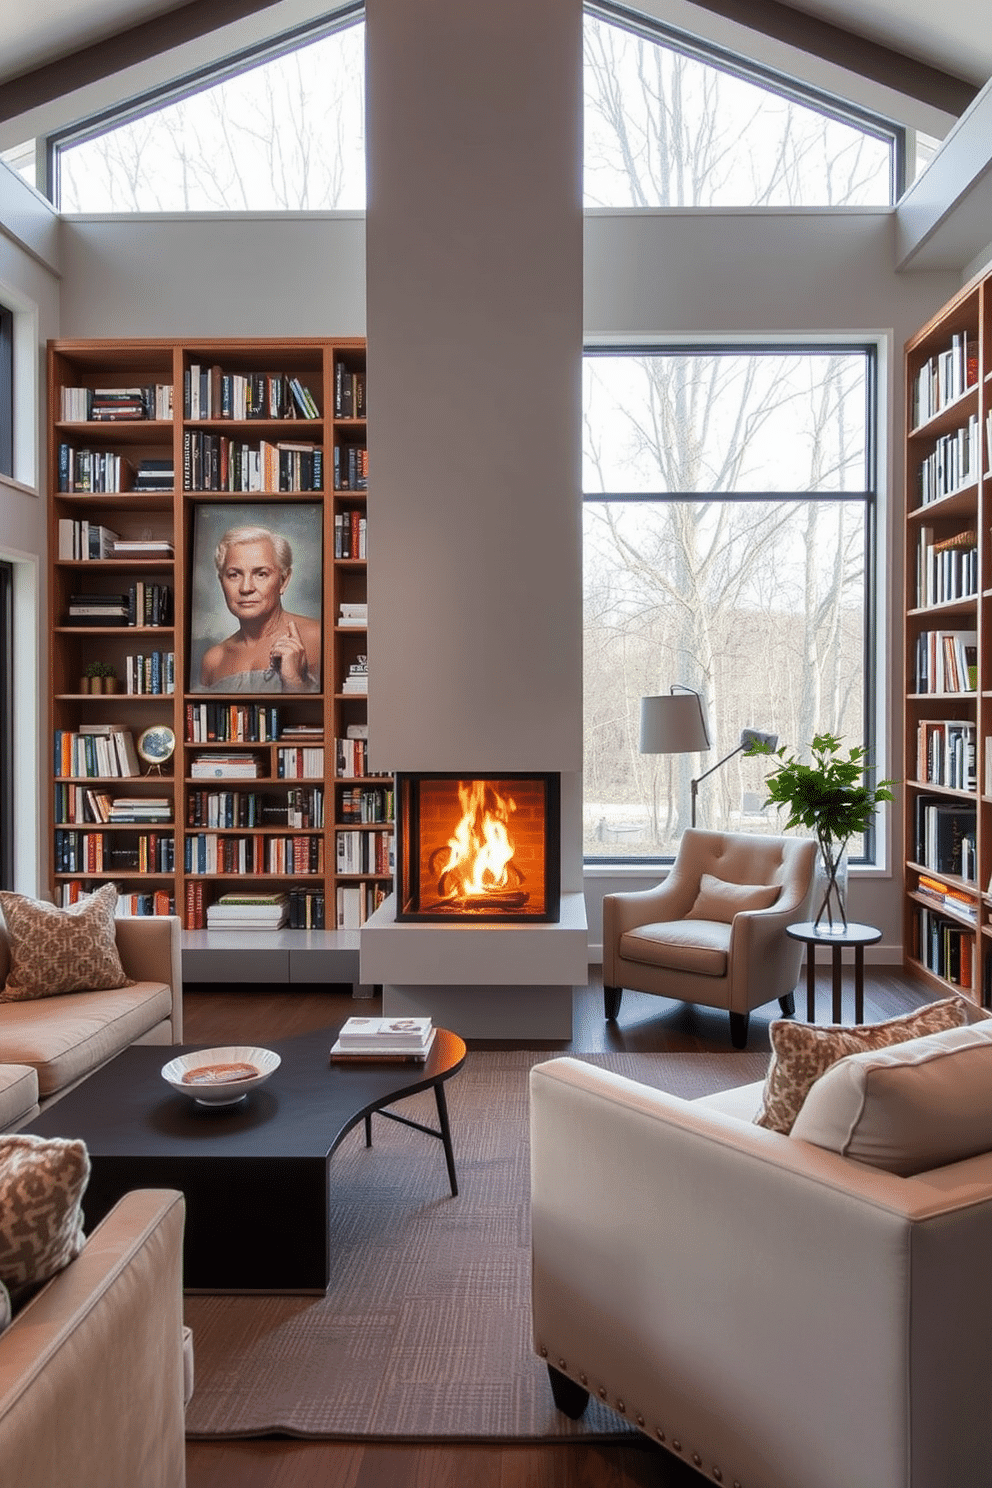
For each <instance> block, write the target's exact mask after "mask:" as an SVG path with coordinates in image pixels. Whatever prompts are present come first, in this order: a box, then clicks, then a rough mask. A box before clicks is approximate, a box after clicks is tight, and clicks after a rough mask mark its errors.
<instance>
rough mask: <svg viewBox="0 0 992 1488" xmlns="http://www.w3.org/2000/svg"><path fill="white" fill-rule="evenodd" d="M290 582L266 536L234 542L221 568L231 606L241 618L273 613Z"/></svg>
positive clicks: (259, 618)
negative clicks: (250, 540)
mask: <svg viewBox="0 0 992 1488" xmlns="http://www.w3.org/2000/svg"><path fill="white" fill-rule="evenodd" d="M288 582H289V575H288V574H284V573H283V572H282V570H281V569H280V567H279V565H278V563H277V562H276V555H275V552H274V551H273V548H272V544H271V543H270V542H268V541H267V540H264V539H263V540H262V541H260V542H242V543H232V544H231V546H230V547H229V548H228V550H227V562H226V563H225V564H224V567H223V568H222V569H221V570H220V583H221V588H222V589H223V591H224V598H225V599H226V601H227V608H228V609H229V610H230V612H231V614H232V615H236V616H237V618H238V619H239V620H263V619H265V618H266V617H267V616H268V615H270V614H272V613H273V611H274V610H275V609H276V607H277V605H278V603H279V599H280V596H281V594H282V592H283V590H284V589H285V587H286V585H287V583H288Z"/></svg>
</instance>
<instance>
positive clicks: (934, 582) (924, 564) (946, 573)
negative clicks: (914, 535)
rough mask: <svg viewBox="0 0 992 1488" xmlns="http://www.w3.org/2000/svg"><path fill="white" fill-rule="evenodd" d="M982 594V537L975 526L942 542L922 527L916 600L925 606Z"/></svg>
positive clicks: (927, 528) (947, 602) (926, 528)
mask: <svg viewBox="0 0 992 1488" xmlns="http://www.w3.org/2000/svg"><path fill="white" fill-rule="evenodd" d="M977 593H978V536H977V534H976V532H975V531H974V530H973V529H971V530H968V531H965V532H958V533H955V535H954V536H953V537H945V538H943V539H941V540H940V541H936V540H935V538H934V530H933V528H932V527H921V528H920V535H919V542H918V546H917V570H916V603H917V605H918V606H919V607H920V608H921V609H926V608H928V607H929V606H930V605H940V604H949V603H950V602H951V601H952V600H956V599H970V598H971V597H972V596H973V595H976V594H977Z"/></svg>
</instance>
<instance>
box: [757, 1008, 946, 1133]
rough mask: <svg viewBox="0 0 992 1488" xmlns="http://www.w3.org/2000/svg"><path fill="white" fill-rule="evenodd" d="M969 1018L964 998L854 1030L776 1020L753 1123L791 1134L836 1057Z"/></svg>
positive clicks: (908, 1037) (917, 1035) (878, 1046)
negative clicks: (815, 1084)
mask: <svg viewBox="0 0 992 1488" xmlns="http://www.w3.org/2000/svg"><path fill="white" fill-rule="evenodd" d="M967 1020H968V1014H967V1009H966V1007H965V1003H964V1000H963V999H962V998H960V997H946V998H944V999H943V1000H942V1001H941V1002H931V1003H928V1004H927V1005H926V1007H921V1008H916V1009H914V1011H913V1012H911V1013H903V1014H902V1016H901V1017H898V1018H889V1019H888V1020H887V1021H886V1022H884V1023H856V1024H854V1025H853V1027H850V1028H848V1027H846V1026H843V1025H841V1024H837V1023H826V1024H824V1025H823V1026H822V1027H817V1025H816V1024H815V1023H793V1022H792V1021H791V1020H788V1019H784V1018H776V1019H775V1020H774V1022H772V1023H771V1024H770V1025H769V1030H768V1031H769V1034H770V1036H771V1041H772V1060H771V1064H770V1065H769V1066H768V1075H767V1077H766V1079H765V1088H764V1092H763V1094H762V1100H761V1109H760V1111H759V1112H758V1114H757V1116H756V1117H755V1122H756V1124H757V1125H758V1126H765V1127H768V1128H769V1130H771V1131H777V1132H782V1133H783V1134H784V1135H785V1136H788V1134H789V1132H791V1130H792V1124H793V1122H794V1121H795V1119H796V1117H797V1116H798V1115H799V1112H800V1110H801V1109H802V1105H803V1102H804V1101H805V1099H806V1096H807V1094H808V1093H809V1090H810V1087H811V1086H812V1084H813V1082H814V1081H815V1080H818V1079H819V1078H820V1076H821V1075H822V1074H824V1073H825V1072H826V1071H827V1070H828V1069H829V1068H830V1066H831V1065H832V1064H836V1062H837V1060H838V1059H843V1058H844V1057H845V1055H847V1054H860V1053H861V1052H862V1051H863V1050H865V1049H884V1048H887V1047H888V1046H889V1045H890V1044H901V1043H905V1041H906V1040H907V1039H913V1038H921V1037H922V1036H923V1035H924V1034H927V1033H939V1032H940V1031H941V1029H944V1028H958V1027H960V1025H961V1024H962V1023H965V1022H967Z"/></svg>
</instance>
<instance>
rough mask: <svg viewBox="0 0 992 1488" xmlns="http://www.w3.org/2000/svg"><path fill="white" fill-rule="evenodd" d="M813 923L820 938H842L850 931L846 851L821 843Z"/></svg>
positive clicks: (834, 845) (814, 882)
mask: <svg viewBox="0 0 992 1488" xmlns="http://www.w3.org/2000/svg"><path fill="white" fill-rule="evenodd" d="M813 908H814V911H815V914H814V920H813V923H814V924H815V926H816V929H817V931H818V933H819V934H820V935H843V933H844V931H845V930H846V929H847V848H846V846H844V847H839V846H838V845H837V844H836V843H823V842H821V843H820V850H819V852H818V853H817V858H816V876H815V878H814V880H813Z"/></svg>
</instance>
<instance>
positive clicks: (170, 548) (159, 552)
mask: <svg viewBox="0 0 992 1488" xmlns="http://www.w3.org/2000/svg"><path fill="white" fill-rule="evenodd" d="M111 536H112V537H113V539H114V541H113V543H112V544H111V557H113V558H173V557H174V556H175V552H176V550H175V547H174V545H173V543H172V540H171V538H168V537H118V536H117V534H116V533H112V534H111Z"/></svg>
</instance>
